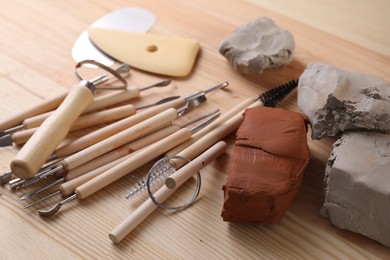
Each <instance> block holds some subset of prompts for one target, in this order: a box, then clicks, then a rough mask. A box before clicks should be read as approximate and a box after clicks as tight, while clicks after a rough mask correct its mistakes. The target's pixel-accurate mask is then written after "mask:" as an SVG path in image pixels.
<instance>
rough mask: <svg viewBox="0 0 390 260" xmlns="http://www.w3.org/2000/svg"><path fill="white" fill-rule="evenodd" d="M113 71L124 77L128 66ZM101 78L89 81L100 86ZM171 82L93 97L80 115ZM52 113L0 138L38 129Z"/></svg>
mask: <svg viewBox="0 0 390 260" xmlns="http://www.w3.org/2000/svg"><path fill="white" fill-rule="evenodd" d="M115 71H116V72H118V73H120V74H121V75H123V76H124V74H127V73H128V71H129V66H128V65H122V66H120V67H119V68H118V69H116V70H115ZM103 77H104V78H103V79H104V80H101V79H102V78H101V77H98V78H96V79H95V80H91V81H92V83H94V84H95V85H100V84H102V83H103V82H105V81H106V80H108V77H107V76H106V75H103ZM171 81H172V80H164V81H161V82H158V83H155V84H153V85H150V86H145V87H141V88H137V87H128V88H127V89H125V90H123V91H115V92H114V93H108V94H105V95H101V96H98V97H95V98H94V99H93V102H92V103H91V104H90V105H89V106H88V107H87V108H85V110H84V111H83V113H82V114H87V113H91V112H94V111H96V110H99V109H102V108H105V107H109V106H112V105H115V104H119V103H121V102H125V101H128V100H130V99H133V98H135V97H138V96H139V95H140V92H141V91H144V90H147V89H150V88H152V87H165V86H168V85H169V84H170V83H171ZM53 112H54V111H49V112H46V113H43V114H39V115H36V116H33V117H29V118H26V119H24V120H23V122H22V123H21V124H20V125H17V126H15V127H12V128H9V129H6V130H4V131H0V136H2V135H3V136H4V135H7V134H12V133H15V132H17V131H21V130H24V129H30V128H34V127H38V126H40V125H41V124H42V122H43V121H45V120H46V118H48V117H49V116H50V115H51V114H52V113H53Z"/></svg>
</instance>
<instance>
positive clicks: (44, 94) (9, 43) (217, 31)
mask: <svg viewBox="0 0 390 260" xmlns="http://www.w3.org/2000/svg"><path fill="white" fill-rule="evenodd" d="M272 2H273V3H270V1H262V0H251V1H244V0H242V1H238V0H237V1H233V0H228V1H222V0H219V1H217V0H215V1H207V0H199V1H185V0H169V1H140V0H134V1H121V0H116V1H97V0H95V1H93V0H90V1H76V0H69V1H60V0H37V1H28V0H14V1H2V8H1V10H0V25H1V26H0V35H1V36H2V37H1V44H0V97H1V101H2V102H1V104H0V107H1V109H0V120H3V119H5V118H7V117H8V116H9V115H12V114H13V113H16V112H17V111H22V110H26V109H28V108H30V107H32V106H34V105H35V104H38V103H39V102H40V101H42V100H43V99H46V98H48V97H50V96H53V95H55V94H56V93H58V92H60V91H64V90H66V89H67V88H69V87H71V86H73V85H74V84H76V83H77V81H76V79H75V77H74V75H73V72H74V71H73V70H74V61H73V60H72V58H71V55H70V51H71V48H72V45H73V43H74V41H75V39H76V38H77V37H78V36H79V34H80V33H81V32H82V31H83V30H84V29H85V28H87V26H88V25H89V24H91V23H92V22H93V21H95V20H96V19H98V18H99V17H101V16H103V15H104V14H106V13H108V12H110V11H112V10H115V9H117V8H120V7H127V6H129V5H131V6H138V7H143V8H146V9H149V10H150V11H151V12H153V13H154V14H155V16H156V17H157V24H156V25H155V26H154V28H153V29H152V30H151V32H153V33H157V34H166V35H175V36H180V37H186V38H194V39H198V40H199V41H200V43H201V49H202V50H201V53H200V55H199V57H198V60H197V62H196V65H195V67H194V70H193V72H192V74H191V75H190V76H188V77H186V78H176V79H174V86H170V87H169V88H167V89H160V90H153V91H150V92H148V93H146V92H145V93H143V94H142V98H140V99H136V100H135V101H134V102H135V104H143V103H147V102H150V101H152V100H157V99H158V98H161V97H163V96H168V95H172V94H175V95H177V94H181V95H183V94H185V93H189V92H191V91H194V90H199V89H206V88H208V87H211V86H214V85H216V84H218V83H220V82H223V81H229V83H230V86H229V90H228V91H218V92H215V93H213V94H211V95H210V96H209V97H208V102H207V104H205V105H203V106H202V107H200V108H199V109H197V110H196V111H193V112H192V113H191V114H188V115H187V116H186V117H185V118H183V119H181V120H182V121H185V120H187V119H188V118H193V117H195V116H196V115H199V114H201V113H203V112H206V111H209V110H211V109H214V108H220V109H221V110H222V111H223V112H224V111H227V110H228V109H229V108H230V107H232V106H234V105H235V104H238V103H239V102H240V101H241V100H243V99H244V98H246V97H248V96H254V95H258V94H259V93H261V92H262V91H264V90H267V89H269V88H271V87H273V86H276V85H278V84H281V83H284V82H286V81H289V80H291V79H295V78H298V77H299V75H300V74H301V73H302V71H303V70H304V68H305V66H306V65H307V64H309V63H314V62H320V61H324V62H329V63H332V64H334V65H336V66H337V67H340V68H342V69H346V70H351V71H358V72H362V73H367V74H372V75H377V76H382V77H384V78H385V79H387V80H390V74H389V72H388V71H389V70H388V68H389V66H390V49H389V47H388V46H389V39H390V38H389V37H388V35H389V33H390V30H389V25H390V20H389V16H388V13H389V11H390V8H389V7H390V6H389V3H388V2H387V1H385V0H375V1H352V0H350V1H343V2H342V4H341V3H340V2H339V1H312V2H310V3H307V1H305V2H304V1H299V0H294V1H282V0H279V1H272ZM303 2H304V3H303ZM306 3H307V4H306ZM259 16H268V17H271V18H272V19H274V20H275V22H276V23H277V24H279V25H280V26H281V27H283V28H286V29H288V30H289V31H291V32H292V33H293V35H294V37H295V40H296V46H297V49H296V53H295V57H294V60H293V62H292V64H291V65H289V66H287V67H285V68H280V69H273V70H269V71H266V72H264V73H263V74H262V75H260V76H244V75H241V74H239V73H237V72H236V71H234V70H233V69H232V67H231V65H230V64H229V63H228V62H227V61H226V59H225V58H224V57H222V56H221V55H220V54H219V53H218V47H219V44H220V42H221V41H222V40H223V39H224V38H225V37H226V36H227V35H229V34H230V33H231V32H232V31H233V30H234V29H235V28H236V27H237V26H238V25H241V24H244V23H247V22H249V21H251V20H253V19H255V18H257V17H259ZM161 79H164V77H160V76H157V75H151V74H148V73H145V72H142V71H138V70H133V71H132V73H131V76H130V78H129V83H130V85H136V86H142V85H147V84H151V83H155V82H157V81H159V80H161ZM281 107H284V108H286V109H291V110H298V108H297V105H296V93H295V92H294V93H293V94H291V95H290V96H289V97H288V98H287V99H286V100H284V101H283V102H282V103H281ZM86 132H87V130H85V131H79V132H77V133H76V134H74V135H73V136H77V135H81V134H84V133H86ZM226 140H227V141H228V143H229V144H230V148H229V150H228V153H226V154H225V155H223V156H221V157H220V158H218V159H217V160H216V161H214V162H213V163H212V164H211V165H209V166H208V167H206V168H205V169H204V170H203V171H202V176H203V180H202V189H201V192H200V196H199V199H198V201H197V203H196V204H194V205H193V206H192V207H190V208H188V209H186V210H184V211H182V212H168V211H165V210H156V211H155V212H154V213H153V214H152V215H151V216H150V217H148V218H147V219H146V220H145V221H144V222H143V223H142V224H141V225H140V226H138V227H137V228H136V229H135V230H134V231H133V232H132V233H131V234H129V235H128V236H127V237H126V238H125V239H124V240H123V241H122V242H121V243H120V244H119V245H114V244H113V243H111V241H110V240H109V239H108V236H107V235H108V233H109V232H110V231H111V230H112V229H113V228H114V227H115V226H116V225H117V224H119V223H120V222H121V221H122V220H123V219H124V218H125V217H126V216H128V215H129V214H130V213H131V212H132V211H134V210H135V209H136V207H137V206H138V205H140V203H141V202H142V198H135V199H134V200H126V199H125V195H126V194H127V191H128V190H129V187H130V186H131V184H133V183H134V179H133V178H131V176H130V175H129V176H126V177H124V178H122V179H121V180H120V181H117V182H115V183H114V184H112V185H110V186H109V187H107V188H105V189H104V190H102V191H100V192H98V193H97V194H94V195H93V196H91V197H90V198H88V199H85V200H83V201H74V202H72V203H70V204H67V205H66V206H64V208H63V209H62V210H61V212H60V213H59V214H58V215H56V216H54V217H53V218H50V219H42V218H40V217H39V216H38V214H37V213H36V210H37V209H39V208H48V207H50V206H51V205H53V204H54V203H55V202H57V201H58V200H59V199H60V198H59V197H55V198H52V199H51V200H48V201H46V202H45V203H43V204H41V205H39V206H37V207H32V208H29V209H28V210H23V209H22V208H21V207H22V205H23V203H21V202H20V201H19V200H18V197H19V196H20V195H22V194H23V193H24V192H25V190H23V191H10V190H9V187H8V186H7V185H5V186H3V187H1V192H2V196H0V212H1V214H0V215H1V221H0V230H1V231H0V249H1V253H0V258H1V259H22V258H24V259H63V258H64V259H75V258H82V259H101V258H109V259H112V258H115V259H116V258H120V259H129V258H137V259H140V258H142V259H148V258H182V259H183V258H185V259H189V258H197V259H211V258H213V259H215V258H233V259H248V258H250V259H253V258H321V259H329V258H344V259H345V258H369V259H373V258H375V257H379V258H386V257H389V255H390V249H389V248H386V247H384V246H382V245H380V244H379V243H377V242H375V241H372V240H370V239H368V238H365V237H363V236H361V235H357V234H354V233H352V232H348V231H343V230H340V229H337V228H335V227H334V226H332V225H331V224H330V222H329V220H328V219H327V218H324V217H322V216H321V215H320V213H319V210H320V208H321V205H322V202H323V199H324V198H323V191H322V185H323V175H324V167H325V163H326V160H327V158H328V156H329V153H330V151H331V149H332V142H333V141H334V139H332V138H327V139H324V140H321V141H312V140H309V146H310V149H311V163H310V165H309V167H308V169H307V171H306V174H305V177H304V182H303V186H302V188H301V190H300V192H299V194H298V196H297V198H296V200H295V202H294V204H293V205H292V207H291V209H290V210H289V211H288V213H287V214H286V215H285V217H284V218H283V219H282V220H281V222H280V223H279V224H275V225H237V224H230V223H225V222H223V221H222V218H221V217H220V214H221V207H222V201H223V193H222V190H221V187H222V185H223V184H224V183H225V180H226V171H227V167H228V164H229V157H230V152H231V148H232V143H233V141H234V136H233V135H231V136H229V137H228V138H227V139H226ZM0 149H1V150H0V154H1V156H0V170H1V172H6V171H8V170H9V162H10V161H11V160H12V158H13V156H14V155H15V154H16V153H17V150H18V148H16V147H10V148H0ZM152 163H153V162H151V163H150V164H148V165H145V166H143V167H141V168H140V169H138V170H137V171H136V174H143V173H146V172H147V170H148V169H149V168H150V167H151V165H152ZM193 185H194V182H193V181H189V182H188V183H187V184H186V185H185V187H184V189H182V190H180V191H179V192H178V193H177V194H176V195H177V197H175V198H174V199H173V201H172V202H177V200H179V199H180V198H181V197H183V196H186V195H188V194H187V193H188V192H191V189H192V188H193Z"/></svg>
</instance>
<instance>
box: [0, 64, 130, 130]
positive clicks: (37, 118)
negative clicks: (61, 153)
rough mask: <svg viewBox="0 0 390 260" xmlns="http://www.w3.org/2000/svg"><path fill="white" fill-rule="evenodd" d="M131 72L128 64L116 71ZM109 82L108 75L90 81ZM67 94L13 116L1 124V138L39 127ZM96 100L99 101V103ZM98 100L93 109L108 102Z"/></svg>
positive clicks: (98, 83) (97, 83)
mask: <svg viewBox="0 0 390 260" xmlns="http://www.w3.org/2000/svg"><path fill="white" fill-rule="evenodd" d="M129 70H130V67H129V65H127V64H122V65H121V66H119V67H118V68H116V69H115V71H116V72H117V73H119V74H128V73H129ZM107 80H109V77H108V75H100V76H98V77H96V78H94V79H91V80H90V81H91V82H92V83H93V84H95V85H100V84H102V83H104V82H106V81H107ZM67 93H68V92H65V93H63V94H61V95H59V96H57V97H55V98H52V99H49V100H45V101H43V102H42V103H40V104H39V105H37V106H35V107H33V108H31V109H29V110H27V111H24V112H21V113H19V114H17V115H13V116H12V117H11V118H9V119H7V120H5V121H3V122H1V123H0V129H4V130H2V131H0V136H3V135H7V134H11V133H14V132H15V131H18V130H20V129H23V128H26V126H30V125H31V127H35V126H38V125H39V124H41V123H42V122H43V121H44V120H45V119H46V118H47V117H48V116H49V115H50V112H49V111H52V110H54V109H56V108H57V107H58V106H59V105H60V104H61V103H62V101H63V100H64V99H65V97H66V95H67ZM105 96H108V95H105ZM122 96H123V95H120V96H118V97H119V98H122ZM118 97H113V98H118ZM96 99H99V101H98V100H96ZM96 99H95V100H94V103H97V104H94V103H93V105H91V106H93V107H92V109H94V106H96V105H97V106H99V105H100V103H102V102H103V103H104V102H106V101H105V99H106V98H102V97H98V98H96ZM100 99H101V100H100ZM118 103H119V102H118ZM98 108H99V107H96V109H98ZM100 108H101V107H100ZM87 109H88V108H87ZM87 109H86V110H87ZM90 111H92V110H90ZM26 120H27V121H26ZM37 123H38V124H37Z"/></svg>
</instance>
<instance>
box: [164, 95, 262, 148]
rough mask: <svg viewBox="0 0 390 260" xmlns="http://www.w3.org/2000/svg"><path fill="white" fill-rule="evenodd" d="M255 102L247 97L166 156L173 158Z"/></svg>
mask: <svg viewBox="0 0 390 260" xmlns="http://www.w3.org/2000/svg"><path fill="white" fill-rule="evenodd" d="M254 102H255V98H253V97H249V98H246V99H245V100H243V101H242V102H241V103H239V104H238V105H236V106H235V107H233V108H232V109H230V110H229V111H227V112H226V113H224V114H222V115H221V116H220V117H219V118H217V120H215V121H214V122H212V123H211V124H209V125H208V126H206V127H205V128H203V129H201V130H200V131H198V132H196V133H195V134H193V135H192V137H191V138H190V140H188V141H186V142H184V143H182V144H181V145H178V146H176V147H175V148H173V149H172V150H170V151H168V152H167V153H166V156H174V155H176V154H178V153H179V152H181V151H183V150H184V149H185V148H187V147H188V146H190V145H191V144H193V143H195V142H196V141H198V140H199V139H200V138H202V137H203V136H205V135H206V134H207V133H209V132H210V131H211V130H212V129H214V128H216V127H218V126H219V125H220V124H222V123H223V122H225V121H226V120H228V119H230V118H232V117H233V116H234V115H236V114H237V113H240V112H241V111H242V110H244V109H245V108H247V107H248V106H249V105H251V104H253V103H254Z"/></svg>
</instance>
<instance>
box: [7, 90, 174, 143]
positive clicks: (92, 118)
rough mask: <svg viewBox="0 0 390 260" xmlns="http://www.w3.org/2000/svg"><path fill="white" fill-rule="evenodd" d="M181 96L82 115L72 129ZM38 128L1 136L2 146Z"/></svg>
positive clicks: (122, 115) (126, 115)
mask: <svg viewBox="0 0 390 260" xmlns="http://www.w3.org/2000/svg"><path fill="white" fill-rule="evenodd" d="M178 98H180V97H179V96H171V97H167V98H163V99H161V100H159V101H157V102H155V103H153V104H149V105H145V106H141V107H136V106H134V105H132V104H129V105H123V106H118V107H114V108H110V109H106V110H103V111H99V112H95V113H90V114H86V115H82V116H80V117H79V118H77V119H76V121H75V122H74V123H73V125H72V127H71V128H70V131H75V130H79V129H83V128H87V127H92V126H96V125H101V124H105V123H109V122H114V121H118V120H120V119H123V118H126V117H129V116H131V115H134V114H135V112H136V110H140V109H145V108H148V107H152V106H157V105H160V104H164V103H166V102H169V101H172V100H175V99H178ZM36 130H37V128H31V129H27V130H22V131H18V132H16V133H13V134H10V135H6V136H3V137H0V147H4V146H11V145H12V144H16V145H22V144H24V143H26V142H27V141H28V139H29V138H30V137H31V136H32V135H33V134H34V133H35V131H36Z"/></svg>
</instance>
